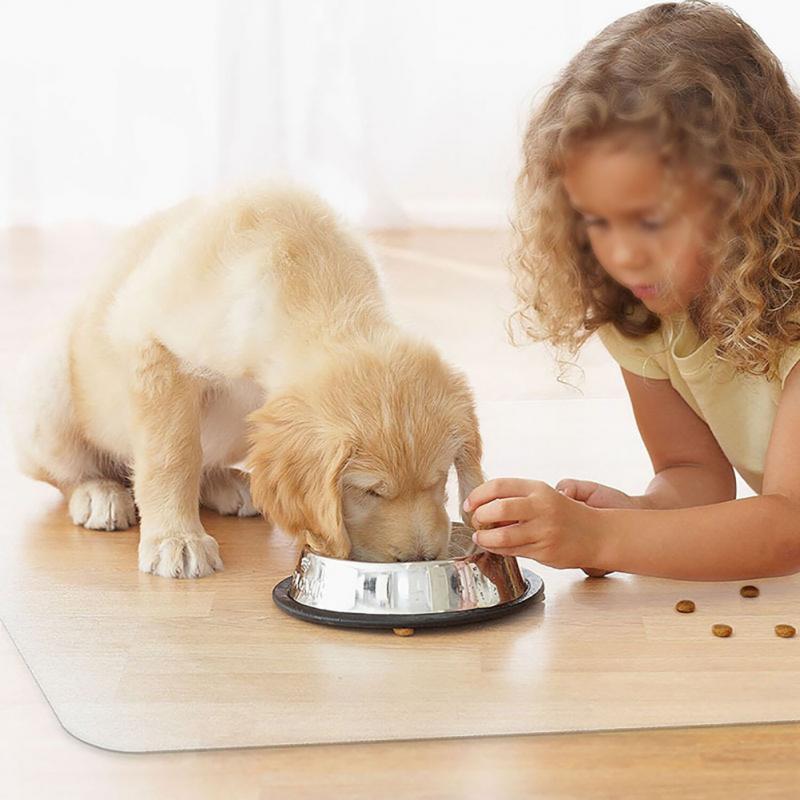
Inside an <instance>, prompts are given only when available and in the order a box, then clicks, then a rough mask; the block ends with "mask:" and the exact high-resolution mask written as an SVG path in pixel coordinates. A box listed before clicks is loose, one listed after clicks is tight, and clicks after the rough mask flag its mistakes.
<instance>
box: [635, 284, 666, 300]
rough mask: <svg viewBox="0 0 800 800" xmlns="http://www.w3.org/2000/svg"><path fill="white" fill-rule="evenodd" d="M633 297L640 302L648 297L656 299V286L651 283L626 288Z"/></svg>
mask: <svg viewBox="0 0 800 800" xmlns="http://www.w3.org/2000/svg"><path fill="white" fill-rule="evenodd" d="M628 288H629V289H630V290H631V292H632V293H633V295H634V296H635V297H638V298H639V299H640V300H645V299H647V298H648V297H656V296H657V295H658V293H659V292H658V284H655V283H651V284H642V285H641V286H629V287H628Z"/></svg>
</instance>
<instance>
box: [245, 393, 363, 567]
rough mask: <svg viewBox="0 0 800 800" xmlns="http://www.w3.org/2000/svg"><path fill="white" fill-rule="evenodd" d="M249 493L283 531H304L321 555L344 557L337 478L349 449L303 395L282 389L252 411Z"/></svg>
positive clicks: (344, 537)
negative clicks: (280, 394) (280, 392)
mask: <svg viewBox="0 0 800 800" xmlns="http://www.w3.org/2000/svg"><path fill="white" fill-rule="evenodd" d="M248 421H249V422H250V426H251V428H250V445H251V448H250V454H249V456H248V461H247V466H248V467H249V468H250V470H251V475H250V493H251V495H252V498H253V503H254V504H255V506H256V508H258V509H259V510H260V511H261V512H262V513H263V514H264V516H266V517H269V518H270V519H272V521H273V522H275V523H276V524H277V525H278V526H280V527H281V528H283V530H285V531H286V532H287V533H289V534H292V535H294V536H304V537H305V539H306V541H307V542H308V544H309V545H310V546H311V547H312V548H314V550H316V551H317V552H319V553H320V554H321V555H325V556H332V557H334V558H347V557H348V556H349V555H350V548H351V544H350V537H349V536H348V535H347V530H346V529H345V526H344V520H343V516H342V498H341V490H340V479H341V474H342V470H343V469H344V467H345V464H346V463H347V461H348V459H349V457H350V455H351V449H350V447H349V446H348V444H347V442H346V441H343V439H342V437H341V434H340V435H339V436H337V435H336V432H335V431H332V430H331V429H330V426H328V425H326V423H325V421H324V420H323V419H322V418H321V417H320V416H319V415H318V414H317V413H315V412H314V410H313V409H312V408H311V407H310V406H309V405H308V403H307V402H305V401H304V400H303V399H301V398H299V397H297V396H294V395H283V396H280V397H276V398H275V399H274V400H270V401H269V402H267V403H266V405H264V406H263V407H262V408H260V409H259V410H258V411H255V412H253V413H252V414H251V415H250V416H249V418H248Z"/></svg>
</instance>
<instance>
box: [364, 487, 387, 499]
mask: <svg viewBox="0 0 800 800" xmlns="http://www.w3.org/2000/svg"><path fill="white" fill-rule="evenodd" d="M364 494H367V495H369V496H370V497H383V495H382V494H381V493H380V492H377V491H375V489H365V490H364Z"/></svg>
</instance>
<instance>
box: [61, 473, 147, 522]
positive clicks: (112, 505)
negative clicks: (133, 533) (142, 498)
mask: <svg viewBox="0 0 800 800" xmlns="http://www.w3.org/2000/svg"><path fill="white" fill-rule="evenodd" d="M69 515H70V517H72V521H73V522H74V523H75V524H76V525H83V527H84V528H89V529H90V530H94V531H124V530H126V529H127V528H130V526H131V525H135V524H136V506H135V505H134V502H133V497H132V495H131V492H130V490H129V489H126V488H125V487H124V486H123V485H122V484H121V483H117V481H113V480H107V479H96V480H90V481H86V482H85V483H82V484H80V485H79V486H77V487H76V488H75V489H74V490H73V492H72V494H71V495H70V498H69Z"/></svg>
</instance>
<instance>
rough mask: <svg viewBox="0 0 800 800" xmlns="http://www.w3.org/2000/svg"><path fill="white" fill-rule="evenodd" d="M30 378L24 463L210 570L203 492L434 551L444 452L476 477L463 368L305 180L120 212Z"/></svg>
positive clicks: (74, 502)
mask: <svg viewBox="0 0 800 800" xmlns="http://www.w3.org/2000/svg"><path fill="white" fill-rule="evenodd" d="M20 387H21V388H20V389H19V391H18V393H17V395H16V397H15V400H16V406H17V410H16V414H15V417H16V420H15V424H14V426H13V427H14V433H15V444H16V449H17V453H18V457H19V461H20V465H21V467H22V469H23V470H24V471H25V472H27V473H28V474H29V475H31V476H33V477H34V478H37V479H40V480H45V481H48V482H49V483H51V484H53V485H55V486H57V487H58V488H59V489H60V490H61V491H62V492H63V493H64V495H65V497H66V498H67V499H68V503H69V512H70V514H71V516H72V520H73V521H74V522H75V524H78V525H83V526H85V527H87V528H91V529H101V530H122V529H125V528H127V527H129V526H130V525H132V524H134V523H135V521H136V515H137V514H136V512H137V509H138V515H139V518H140V542H139V568H140V569H141V570H142V571H143V572H148V573H153V574H156V575H162V576H168V577H201V576H204V575H209V574H210V573H212V572H214V571H215V570H219V569H222V561H221V560H220V556H219V550H218V546H217V543H216V541H215V540H214V539H213V538H212V537H211V536H210V535H209V534H208V533H207V532H206V530H205V529H204V528H203V525H202V524H201V522H200V516H199V506H200V505H201V504H202V505H204V506H207V507H209V508H212V509H214V510H216V511H218V512H219V513H221V514H239V515H242V516H249V515H255V514H257V513H259V512H261V513H263V514H264V516H265V517H267V518H268V519H270V520H271V521H272V522H274V523H276V524H277V525H279V526H280V527H281V528H283V529H284V530H285V531H287V532H289V533H290V534H293V535H295V536H298V537H303V538H304V539H305V540H306V542H307V543H308V544H309V545H310V546H311V547H313V548H314V549H315V550H317V551H318V552H320V553H321V554H323V555H330V556H334V557H340V558H347V557H350V558H354V559H359V560H374V561H391V560H419V559H433V558H439V557H444V556H445V554H446V550H447V545H448V539H449V531H450V523H449V520H448V517H447V514H446V513H445V500H446V498H445V482H446V479H447V475H448V471H449V469H450V467H451V465H455V469H456V471H457V474H458V480H459V495H460V499H461V500H463V499H464V497H465V496H466V495H467V494H468V493H469V492H470V491H471V490H472V488H474V487H475V486H476V485H478V484H479V483H481V482H482V481H483V474H482V472H481V466H480V459H481V441H480V436H479V432H478V425H477V420H476V417H475V411H474V406H473V400H472V394H471V392H470V389H469V387H468V385H467V383H466V381H465V380H464V378H463V376H462V375H460V374H459V373H458V372H456V371H455V370H453V369H452V368H451V367H449V366H448V365H447V364H446V363H444V362H443V361H442V359H441V358H440V357H439V356H438V355H437V353H436V352H435V351H434V350H433V348H431V347H430V346H429V345H428V344H425V343H424V342H420V341H417V340H414V339H412V338H411V337H409V336H408V335H406V334H404V333H402V332H401V331H400V330H399V329H398V328H397V327H396V326H395V324H394V323H393V322H392V321H391V319H390V318H389V315H388V314H387V310H386V306H385V303H384V298H383V294H382V290H381V286H380V282H379V278H378V275H377V272H376V268H375V265H374V264H373V262H372V260H371V258H370V257H369V255H368V254H367V252H366V251H365V249H364V247H363V245H362V244H361V243H360V242H359V241H358V240H357V239H356V238H355V237H354V236H353V235H352V234H351V233H349V232H348V231H347V230H346V229H345V228H344V227H343V226H342V225H341V224H340V222H339V221H338V220H337V218H336V216H335V214H334V213H333V211H332V210H331V209H330V208H329V207H328V206H327V205H325V204H324V203H323V202H322V201H320V200H319V199H318V198H316V197H314V196H312V195H309V194H306V193H304V192H301V191H297V190H292V189H272V188H263V189H256V190H251V191H248V192H242V193H238V194H236V195H233V196H229V197H226V198H223V199H217V200H191V201H188V202H186V203H183V204H181V205H179V206H177V207H175V208H172V209H170V210H168V211H166V212H164V213H161V214H158V215H156V216H154V217H151V218H150V219H148V220H147V221H145V222H144V223H142V224H141V225H139V226H138V227H136V228H134V229H133V230H131V231H130V232H128V233H127V234H126V235H124V237H123V238H122V240H121V242H120V244H119V247H118V249H117V251H116V255H115V257H114V258H113V259H112V262H111V263H110V264H109V265H108V268H107V269H106V270H105V271H104V272H103V273H102V274H101V275H100V277H99V278H98V279H97V280H96V282H95V285H94V286H93V288H92V290H91V291H90V292H88V293H87V295H86V297H85V299H84V300H83V302H81V303H80V305H79V307H78V309H77V311H76V312H75V314H74V315H73V316H72V317H71V318H70V320H69V321H68V322H67V324H66V325H65V327H64V328H63V329H61V330H60V331H59V332H58V333H57V334H56V335H55V336H54V338H53V341H52V342H51V344H50V347H49V349H48V350H47V351H46V352H45V353H44V354H43V356H42V357H41V358H40V359H39V360H38V361H37V362H36V363H35V364H34V365H33V366H32V367H31V372H30V373H29V375H28V377H27V378H25V379H22V380H21V381H20ZM245 459H246V462H247V465H248V467H249V469H250V472H249V474H248V472H245V471H242V470H239V469H236V468H235V466H234V465H236V464H238V463H240V462H242V461H243V460H245ZM131 492H132V493H131ZM134 500H135V503H134Z"/></svg>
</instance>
